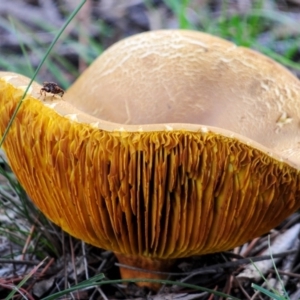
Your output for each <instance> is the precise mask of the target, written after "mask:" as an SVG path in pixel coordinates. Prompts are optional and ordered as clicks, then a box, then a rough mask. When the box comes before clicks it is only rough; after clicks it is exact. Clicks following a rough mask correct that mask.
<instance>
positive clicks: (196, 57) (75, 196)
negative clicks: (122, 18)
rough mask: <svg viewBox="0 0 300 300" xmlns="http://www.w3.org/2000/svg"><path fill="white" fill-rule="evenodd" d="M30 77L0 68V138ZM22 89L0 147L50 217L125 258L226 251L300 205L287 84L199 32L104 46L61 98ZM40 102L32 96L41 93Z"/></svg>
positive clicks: (279, 70)
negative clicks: (95, 58)
mask: <svg viewBox="0 0 300 300" xmlns="http://www.w3.org/2000/svg"><path fill="white" fill-rule="evenodd" d="M28 82H29V80H28V79H27V78H24V77H23V76H21V75H17V74H12V73H3V72H2V73H1V72H0V132H1V133H3V131H4V129H5V128H6V126H7V124H8V121H9V119H10V117H11V115H12V112H13V110H14V109H15V107H16V105H17V101H18V100H19V99H20V97H21V95H22V88H23V89H24V86H26V84H28ZM40 88H41V86H40V85H38V84H36V83H35V84H34V85H33V86H32V90H31V91H30V95H29V96H27V97H26V99H25V100H24V102H23V104H22V106H21V109H20V111H19V113H18V115H17V118H16V120H15V122H14V124H13V126H12V128H11V130H10V132H9V134H8V137H7V139H6V141H5V143H4V146H5V150H6V152H7V156H8V158H9V160H10V163H11V166H12V168H13V170H14V172H15V173H16V175H17V177H18V179H19V180H20V182H21V183H22V185H23V186H24V188H25V189H26V191H27V192H28V194H29V196H30V197H31V199H32V200H33V201H34V202H35V203H36V205H37V206H38V207H39V208H40V209H41V210H42V211H43V213H44V214H45V215H46V216H47V217H48V218H49V219H51V220H52V221H53V222H54V223H56V224H58V225H59V226H61V227H62V228H63V229H64V230H65V231H67V232H69V233H70V234H72V235H73V236H75V237H77V238H80V239H82V240H84V241H86V242H88V243H90V244H93V245H95V246H98V247H101V248H105V249H110V250H113V251H114V252H116V253H119V254H124V255H126V256H128V257H131V258H132V257H139V259H142V258H143V257H147V258H148V260H149V259H153V260H154V259H172V258H177V257H184V256H190V255H194V254H204V253H211V252H217V251H222V250H227V249H231V248H233V247H235V246H237V245H240V244H242V243H244V242H246V241H248V240H249V239H251V238H254V237H256V236H259V235H261V234H263V233H266V232H267V231H268V230H270V229H271V228H273V227H274V226H276V225H277V224H278V223H279V222H281V221H282V220H283V219H284V218H286V217H287V216H288V215H290V214H291V213H293V212H294V211H296V210H297V209H298V208H299V207H300V182H299V181H300V172H299V169H300V143H299V142H300V135H299V126H300V105H299V103H300V82H299V80H298V79H297V78H296V77H294V76H293V75H292V74H291V73H290V72H289V71H287V70H286V69H284V68H283V67H281V66H280V65H278V64H277V63H276V62H274V61H272V60H271V59H269V58H267V57H265V56H263V55H261V54H259V53H256V52H254V51H251V50H249V49H245V48H242V47H237V46H235V45H234V44H232V43H230V42H227V41H225V40H222V39H220V38H217V37H213V36H211V35H207V34H204V33H200V32H193V31H180V30H169V31H167V30H166V31H155V32H148V33H143V34H140V35H136V36H133V37H130V38H127V39H125V40H123V41H121V42H118V43H116V44H115V45H113V46H112V47H110V48H109V49H108V50H106V51H105V52H104V53H103V54H102V55H101V56H100V57H99V58H98V59H97V60H96V61H95V62H94V63H93V64H92V65H91V67H90V68H89V69H88V70H87V71H86V72H84V73H83V74H82V75H81V76H80V77H79V79H78V80H77V81H76V82H75V83H74V84H73V85H72V86H71V88H70V89H69V90H68V91H67V92H66V94H65V95H64V98H63V100H61V99H60V98H59V97H55V99H54V100H53V101H52V97H51V96H49V97H48V98H46V99H45V101H43V100H42V99H37V97H38V96H39V91H40ZM41 98H42V97H41Z"/></svg>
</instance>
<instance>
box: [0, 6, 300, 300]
mask: <svg viewBox="0 0 300 300" xmlns="http://www.w3.org/2000/svg"><path fill="white" fill-rule="evenodd" d="M79 3H80V0H13V1H0V70H4V71H13V72H17V73H21V74H24V75H27V76H29V77H31V76H32V75H33V73H34V70H35V69H36V67H37V66H38V64H39V63H40V61H41V60H42V58H43V56H44V55H45V53H46V51H47V49H48V47H49V45H50V44H51V42H52V41H53V39H54V37H55V36H56V34H57V33H58V31H59V29H60V28H61V27H62V25H63V24H64V22H65V20H66V19H67V17H68V16H69V15H70V14H71V13H72V12H73V10H74V9H75V7H76V6H78V4H79ZM171 28H182V29H193V30H199V31H204V32H208V33H211V34H214V35H217V36H219V37H222V38H225V39H228V40H230V41H232V42H234V43H236V44H237V45H240V46H245V47H250V48H252V49H255V50H257V51H260V52H262V53H264V54H266V55H268V56H270V57H271V58H273V59H275V60H276V61H278V62H279V63H281V64H282V65H284V66H286V67H287V68H289V69H290V70H291V71H292V72H293V73H294V74H295V75H296V76H298V77H299V78H300V0H276V1H275V0H122V1H121V0H87V1H86V3H85V5H84V6H83V8H82V9H81V11H80V12H79V13H78V15H77V16H76V17H75V18H74V19H73V21H72V22H71V24H70V25H69V26H68V27H67V30H66V31H65V32H64V34H63V36H62V37H61V38H60V40H59V41H58V43H57V44H56V45H55V47H54V50H53V51H52V52H51V54H50V56H49V58H48V59H47V61H46V63H45V65H44V66H43V67H42V69H41V72H40V73H39V74H38V77H37V81H39V82H43V81H54V82H57V83H58V84H59V85H60V86H62V87H63V88H64V89H67V88H68V86H69V85H70V84H72V82H74V81H75V80H76V78H77V77H78V76H79V74H81V73H82V72H83V71H84V70H85V69H86V68H87V67H88V66H89V65H90V64H91V62H93V60H94V59H95V58H96V57H97V56H99V55H100V54H101V53H102V52H103V51H104V50H105V49H106V48H107V47H109V46H110V45H112V44H113V43H115V42H117V41H119V40H120V39H123V38H125V37H128V36H130V35H133V34H136V33H140V32H143V31H148V30H157V29H171ZM0 151H1V150H0ZM0 154H1V153H0ZM0 164H1V166H2V168H0V298H1V299H2V298H4V297H6V296H7V295H8V291H7V285H8V284H12V283H14V284H18V283H20V281H21V279H23V278H24V274H28V272H29V271H30V270H31V271H32V270H33V266H35V265H37V264H38V263H39V262H40V261H41V260H42V259H43V258H45V257H46V256H48V257H49V258H50V260H49V261H48V264H47V266H46V267H44V268H43V269H42V270H41V271H39V272H38V273H35V276H34V278H32V279H30V280H28V283H27V284H24V283H23V284H24V289H26V290H27V291H29V292H30V293H32V294H34V295H39V296H37V297H36V298H30V297H29V298H30V299H40V298H41V297H42V296H45V295H51V294H52V293H54V292H55V291H57V290H63V289H67V288H68V287H69V286H70V285H74V284H78V283H80V282H81V281H82V280H85V279H87V278H89V277H90V276H93V275H95V274H99V273H101V272H103V273H104V274H105V276H106V279H116V278H119V277H118V276H119V275H118V268H117V267H116V266H115V258H114V256H113V255H112V253H110V252H105V251H102V252H101V251H100V250H99V249H95V248H94V247H92V246H89V245H85V244H84V243H82V242H81V241H78V240H76V239H73V238H71V237H69V236H68V235H67V234H65V233H63V232H62V231H61V230H60V229H59V228H57V227H56V226H55V225H53V224H52V223H51V222H49V221H48V220H46V219H45V218H44V217H43V216H42V215H41V213H40V212H39V211H38V210H37V209H36V208H35V207H34V205H33V204H32V203H31V202H30V201H29V199H28V198H27V195H26V193H25V192H24V191H23V189H22V187H21V186H20V185H19V183H18V182H17V181H16V180H15V178H14V175H13V174H12V173H11V172H9V168H8V166H7V165H6V163H5V159H3V160H1V155H0ZM3 168H5V170H4V169H3ZM295 222H299V215H294V216H292V217H291V218H289V220H288V221H287V222H286V223H285V224H288V226H291V225H292V224H295ZM280 228H282V227H280ZM280 228H279V229H280ZM279 229H278V230H279ZM278 232H279V231H278ZM278 232H277V233H278ZM256 244H257V245H264V246H266V245H267V241H266V237H262V238H261V239H257V241H256ZM255 249H256V251H258V250H257V247H256V248H255ZM260 249H261V246H260ZM253 251H254V250H253ZM253 251H252V250H251V251H249V253H248V254H249V255H255V253H258V252H253ZM52 258H55V260H53V259H52ZM1 259H3V260H1ZM227 259H228V257H226V255H225V256H224V255H223V254H213V255H211V256H209V257H208V256H205V257H202V258H196V259H191V260H189V259H186V260H182V261H180V262H179V264H178V266H177V269H176V270H175V271H177V272H179V271H183V272H184V271H192V270H193V269H195V268H197V267H199V266H201V265H203V263H205V264H207V263H208V262H209V263H211V264H216V263H224V262H225V261H227ZM20 262H21V263H20ZM295 264H296V265H297V266H298V269H297V267H295V268H294V269H292V270H293V272H296V271H297V270H299V269H300V259H299V255H298V258H295ZM295 270H296V271H295ZM35 272H36V271H35ZM271 273H272V272H271ZM271 273H270V274H271ZM231 274H232V273H230V272H229V271H227V270H225V271H224V270H223V272H218V274H215V275H214V274H212V275H211V276H209V275H207V274H206V275H205V276H204V277H199V278H198V277H197V278H193V279H192V280H191V282H192V283H194V284H197V285H202V286H207V287H211V288H214V287H216V288H219V290H222V291H225V292H227V293H230V294H232V293H233V294H234V295H235V296H237V297H240V299H246V298H247V297H248V295H251V296H252V295H253V294H254V291H253V289H252V287H251V282H250V281H249V282H248V283H247V282H246V283H244V285H243V286H237V285H234V284H232V282H233V277H232V275H231ZM235 274H236V273H235ZM216 275H218V276H217V277H216ZM186 277H187V278H188V276H186ZM182 278H183V279H182ZM182 278H181V279H182V281H186V282H189V280H188V279H185V275H183V276H182ZM216 278H217V279H216ZM8 279H9V280H8ZM175 279H177V278H175ZM179 279H180V278H178V280H179ZM298 281H299V279H295V277H291V279H290V280H287V281H286V284H285V286H286V288H287V290H288V291H289V293H290V294H293V295H294V296H293V297H294V298H292V297H291V298H290V299H299V297H300V290H299V283H298ZM261 284H262V285H263V282H261ZM179 290H180V289H178V288H177V289H176V291H177V292H178V291H179ZM32 291H33V292H32ZM23 292H24V291H23ZM194 292H195V291H193V290H185V296H184V297H185V298H184V297H183V296H182V298H178V294H177V299H185V300H188V299H218V298H217V297H216V296H215V298H210V296H209V295H207V294H205V293H204V294H203V295H202V296H201V295H200V296H199V295H198V294H197V295H196V294H195V293H194ZM147 293H148V292H147V291H142V290H140V289H137V288H132V287H131V288H130V289H126V290H125V289H124V288H122V287H120V286H117V285H116V284H114V285H110V286H109V288H105V287H104V288H103V289H101V288H100V287H98V288H96V289H94V290H93V291H90V292H89V293H87V292H85V293H80V294H76V295H75V296H74V295H73V296H72V297H73V299H75V298H76V299H83V297H87V298H84V299H98V298H99V299H132V298H139V297H140V298H139V299H155V300H159V299H172V297H173V296H172V295H171V294H168V295H167V296H168V297H169V298H167V296H166V293H165V294H164V297H165V298H162V297H163V296H159V297H160V298H159V297H158V298H146V295H149V294H147ZM20 294H21V293H20ZM96 295H98V296H97V297H98V298H96ZM170 295H171V296H170ZM147 297H148V296H147ZM170 297H171V298H170ZM259 297H260V298H255V299H270V298H268V297H263V296H259ZM18 299H21V298H18ZM55 299H56V298H55ZM249 299H250V298H249ZM251 299H254V298H251ZM274 299H287V298H285V297H281V298H274Z"/></svg>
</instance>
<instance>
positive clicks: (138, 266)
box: [115, 253, 175, 291]
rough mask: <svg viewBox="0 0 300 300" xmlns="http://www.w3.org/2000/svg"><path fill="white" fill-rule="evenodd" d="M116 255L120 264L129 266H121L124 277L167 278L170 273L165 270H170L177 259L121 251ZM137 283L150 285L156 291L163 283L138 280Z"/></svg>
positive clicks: (145, 285) (142, 285)
mask: <svg viewBox="0 0 300 300" xmlns="http://www.w3.org/2000/svg"><path fill="white" fill-rule="evenodd" d="M115 255H116V257H117V259H118V261H119V263H120V264H122V265H126V266H128V268H127V267H126V266H124V267H123V266H120V273H121V277H122V279H133V278H143V279H157V280H162V279H167V277H168V275H167V274H165V272H168V271H169V270H170V268H171V267H172V265H173V264H174V263H175V259H168V260H163V259H157V258H148V257H140V256H135V257H134V256H127V255H124V254H120V253H115ZM151 271H154V272H151ZM160 272H161V273H160ZM136 284H137V285H138V286H141V287H148V288H149V289H151V290H154V291H157V290H158V289H159V288H160V287H161V284H160V283H159V282H157V283H155V282H143V281H140V282H136Z"/></svg>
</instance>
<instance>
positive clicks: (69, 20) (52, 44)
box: [0, 0, 86, 147]
mask: <svg viewBox="0 0 300 300" xmlns="http://www.w3.org/2000/svg"><path fill="white" fill-rule="evenodd" d="M85 2H86V0H82V1H81V3H80V4H79V5H78V6H77V8H76V9H75V10H74V11H73V12H72V14H71V15H70V16H69V18H68V19H67V21H66V22H65V24H64V25H63V26H62V28H61V29H60V30H59V32H58V34H57V35H56V36H55V38H54V40H53V41H52V43H51V45H50V46H49V48H48V50H47V52H46V53H45V55H44V57H43V59H42V61H41V62H40V64H39V65H38V67H37V69H36V71H35V73H34V75H33V76H32V78H31V80H30V82H29V84H28V86H27V88H26V90H25V92H24V94H23V96H22V98H21V100H20V101H19V103H18V105H17V107H16V109H15V111H14V113H13V115H12V117H11V119H10V120H9V122H8V125H7V127H6V129H5V131H4V134H3V136H2V139H1V141H0V147H1V146H2V144H3V142H4V140H5V138H6V136H7V134H8V131H9V129H10V127H11V124H12V122H13V121H14V119H15V117H16V115H17V113H18V110H19V109H20V107H21V105H22V101H23V99H24V97H25V95H26V94H27V93H28V90H29V88H30V86H31V85H32V83H33V81H34V80H35V78H36V76H37V74H38V72H39V71H40V69H41V67H42V65H43V64H44V62H45V61H46V59H47V57H48V56H49V54H50V52H51V50H52V49H53V47H54V45H55V44H56V42H57V41H58V39H59V38H60V36H61V35H62V33H63V32H64V31H65V29H66V27H67V26H68V25H69V23H70V22H71V21H72V20H73V18H74V17H75V16H76V14H77V13H78V11H79V10H80V9H81V7H82V6H83V5H84V4H85Z"/></svg>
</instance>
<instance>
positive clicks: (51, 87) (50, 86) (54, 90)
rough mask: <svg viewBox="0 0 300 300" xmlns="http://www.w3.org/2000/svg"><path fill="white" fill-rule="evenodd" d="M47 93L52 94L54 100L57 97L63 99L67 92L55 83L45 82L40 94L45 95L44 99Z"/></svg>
mask: <svg viewBox="0 0 300 300" xmlns="http://www.w3.org/2000/svg"><path fill="white" fill-rule="evenodd" d="M46 93H50V94H52V99H53V98H54V96H55V95H59V96H60V97H61V98H62V97H63V95H64V93H65V91H64V90H63V89H62V88H61V87H59V86H58V84H57V83H55V82H44V83H43V87H42V88H41V90H40V94H41V95H43V94H44V99H45V97H46Z"/></svg>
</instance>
